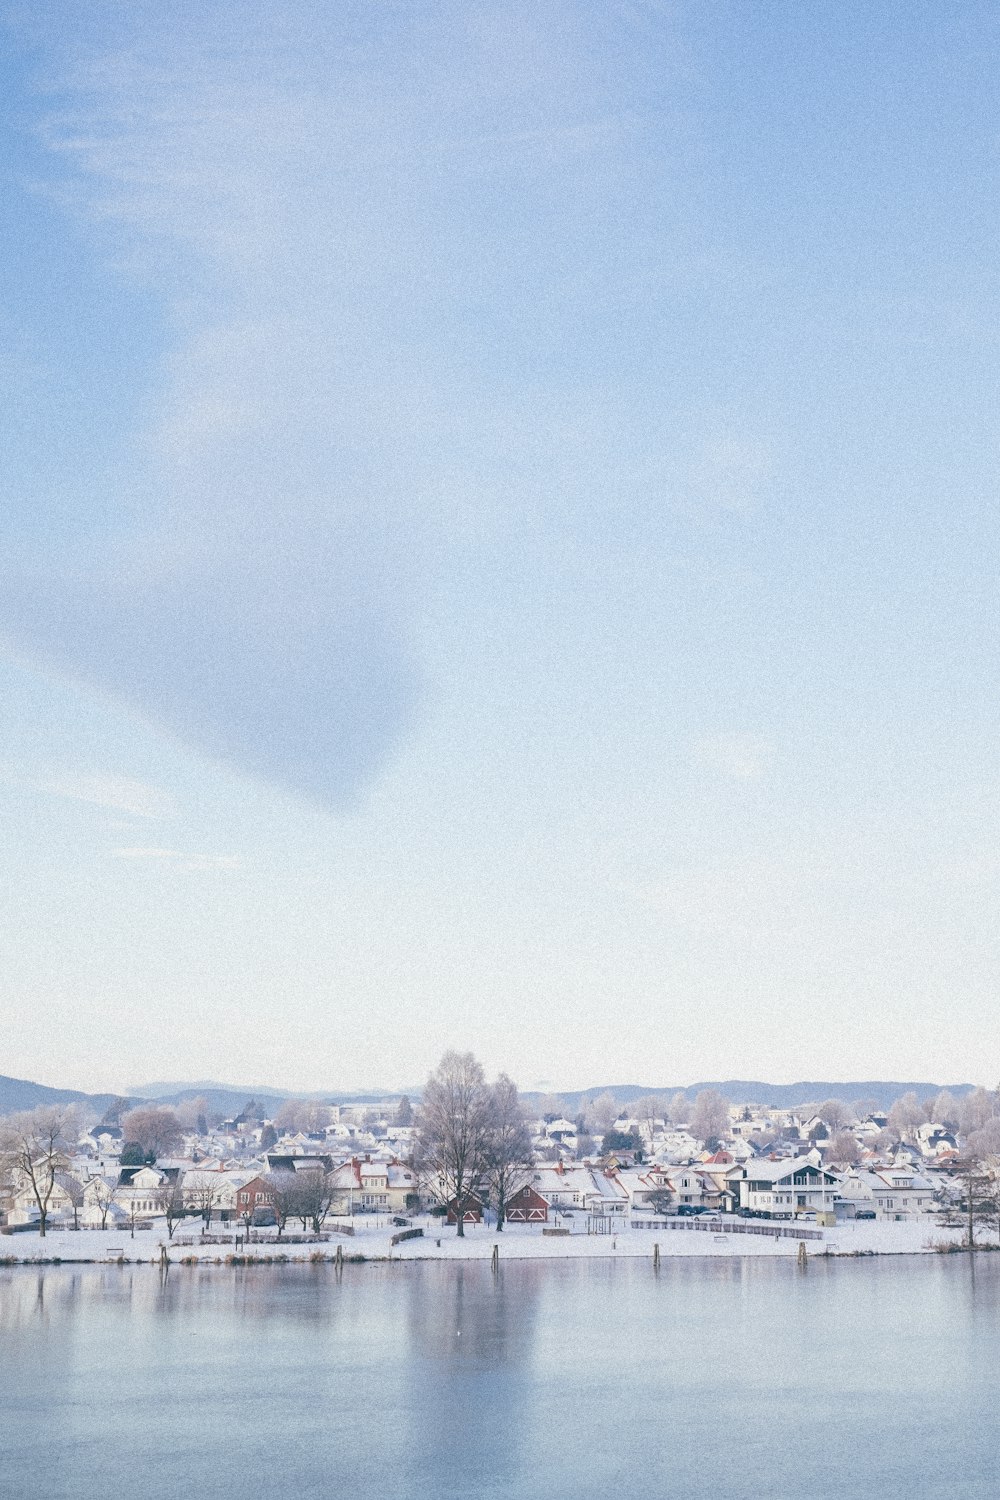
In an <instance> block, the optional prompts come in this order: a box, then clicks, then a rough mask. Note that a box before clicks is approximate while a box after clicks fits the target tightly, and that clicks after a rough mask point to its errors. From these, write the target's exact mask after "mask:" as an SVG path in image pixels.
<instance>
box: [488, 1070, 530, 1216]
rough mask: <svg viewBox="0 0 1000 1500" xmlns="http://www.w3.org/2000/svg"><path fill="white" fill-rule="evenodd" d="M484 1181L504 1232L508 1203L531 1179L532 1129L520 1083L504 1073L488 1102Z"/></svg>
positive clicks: (490, 1094) (492, 1089)
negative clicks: (526, 1113)
mask: <svg viewBox="0 0 1000 1500" xmlns="http://www.w3.org/2000/svg"><path fill="white" fill-rule="evenodd" d="M487 1111H488V1124H487V1133H486V1154H485V1174H484V1175H485V1180H486V1184H487V1186H488V1188H489V1190H490V1197H491V1199H492V1202H493V1207H494V1208H495V1209H496V1216H497V1229H498V1230H500V1231H502V1230H503V1226H504V1220H505V1218H506V1217H507V1205H508V1203H509V1202H510V1200H511V1199H512V1198H513V1196H514V1194H515V1193H517V1192H519V1191H520V1189H521V1188H522V1187H524V1185H525V1184H526V1183H527V1182H529V1181H530V1180H531V1168H532V1164H533V1162H534V1156H533V1154H532V1149H531V1132H530V1130H529V1129H528V1122H527V1117H526V1115H525V1111H524V1106H523V1105H522V1103H521V1099H520V1096H519V1094H518V1092H517V1085H516V1084H515V1083H514V1082H513V1081H512V1080H511V1079H510V1078H508V1077H507V1075H506V1073H501V1074H500V1076H499V1078H498V1079H497V1081H496V1083H495V1084H494V1085H493V1087H492V1088H491V1089H490V1091H489V1099H488V1101H487Z"/></svg>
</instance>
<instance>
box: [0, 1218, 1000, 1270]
mask: <svg viewBox="0 0 1000 1500" xmlns="http://www.w3.org/2000/svg"><path fill="white" fill-rule="evenodd" d="M413 1224H414V1226H415V1227H420V1228H422V1229H423V1231H424V1234H423V1237H422V1238H420V1239H412V1240H407V1241H404V1242H403V1243H402V1244H399V1245H393V1244H392V1243H391V1239H392V1236H393V1235H394V1234H396V1233H397V1232H398V1231H397V1230H396V1229H395V1228H394V1227H393V1226H392V1225H391V1224H388V1223H386V1222H385V1221H384V1220H377V1219H371V1220H366V1219H365V1218H363V1217H360V1216H359V1217H357V1218H355V1219H354V1221H353V1225H354V1234H353V1235H347V1234H338V1233H336V1232H335V1230H334V1232H332V1233H330V1237H329V1238H328V1239H324V1240H323V1241H322V1242H321V1243H319V1244H316V1243H306V1244H289V1243H286V1242H283V1241H278V1240H275V1239H273V1238H269V1239H268V1240H267V1241H265V1242H262V1243H257V1244H251V1245H246V1244H245V1243H243V1241H242V1237H241V1241H240V1244H239V1245H237V1244H236V1242H235V1241H236V1236H235V1234H234V1232H233V1230H232V1228H231V1226H226V1225H213V1227H212V1230H213V1238H215V1239H216V1240H225V1241H226V1243H215V1244H212V1243H202V1242H201V1240H200V1237H199V1236H198V1234H197V1233H196V1232H194V1231H193V1229H192V1228H191V1227H190V1226H186V1227H185V1226H182V1227H181V1228H179V1229H178V1230H177V1231H176V1233H175V1235H174V1238H173V1240H172V1241H171V1240H168V1238H167V1233H166V1225H165V1224H164V1223H162V1222H154V1224H153V1227H152V1228H151V1229H146V1230H142V1231H139V1232H137V1233H136V1235H135V1236H134V1238H133V1237H132V1236H130V1234H129V1232H128V1230H127V1229H126V1230H125V1231H124V1232H123V1231H122V1230H120V1229H109V1230H80V1231H77V1232H74V1231H72V1230H65V1229H54V1230H50V1231H49V1233H48V1234H47V1235H46V1236H45V1238H44V1239H41V1238H40V1237H39V1235H38V1234H37V1233H36V1232H32V1233H29V1234H16V1235H10V1236H2V1237H0V1263H6V1264H11V1263H12V1262H14V1263H27V1264H32V1263H37V1262H38V1261H54V1260H58V1261H61V1262H63V1263H67V1262H73V1261H78V1262H79V1261H118V1260H123V1261H127V1262H129V1263H132V1264H135V1263H136V1262H146V1263H149V1262H155V1263H159V1262H160V1260H161V1258H162V1256H163V1254H164V1252H165V1253H166V1255H167V1256H168V1257H169V1259H170V1261H171V1262H172V1263H174V1264H177V1263H180V1262H184V1261H198V1262H202V1263H220V1264H225V1263H226V1261H227V1258H228V1257H231V1256H233V1255H234V1254H236V1255H239V1256H240V1257H241V1258H246V1259H253V1260H262V1259H265V1258H269V1259H271V1260H272V1261H273V1260H274V1258H275V1257H276V1256H281V1257H283V1258H284V1259H287V1260H289V1261H309V1260H310V1259H318V1258H322V1259H330V1260H332V1259H334V1258H335V1257H336V1254H337V1246H338V1245H341V1246H342V1247H343V1249H342V1254H343V1256H344V1257H345V1259H349V1258H350V1257H352V1256H354V1257H356V1256H363V1257H364V1259H365V1260H484V1259H489V1258H490V1257H491V1256H492V1254H493V1247H494V1246H497V1247H498V1254H499V1257H500V1258H501V1259H502V1260H525V1259H532V1260H535V1259H537V1260H560V1259H565V1258H567V1257H579V1256H582V1257H642V1258H646V1259H652V1256H653V1247H654V1245H659V1250H660V1256H661V1257H662V1258H667V1257H676V1256H692V1255H694V1256H720V1255H721V1256H730V1257H732V1256H761V1255H763V1256H785V1257H788V1256H792V1257H795V1256H797V1255H798V1253H799V1246H800V1244H804V1245H805V1248H806V1254H807V1255H810V1256H812V1255H859V1254H867V1255H871V1254H877V1255H914V1254H926V1253H932V1252H933V1250H934V1249H935V1247H937V1246H940V1245H944V1244H960V1243H961V1241H962V1230H961V1229H958V1228H945V1227H943V1226H941V1225H939V1224H937V1223H935V1222H933V1221H930V1222H928V1223H917V1224H897V1223H894V1222H889V1221H884V1222H871V1221H866V1222H862V1223H852V1224H842V1225H838V1226H837V1228H835V1229H826V1230H823V1231H821V1233H822V1238H819V1239H809V1240H796V1239H791V1238H788V1239H772V1238H770V1237H765V1236H763V1235H753V1234H721V1233H716V1232H714V1231H711V1230H709V1231H705V1230H698V1231H695V1230H693V1229H687V1228H684V1229H670V1230H666V1229H665V1230H656V1229H629V1228H626V1229H620V1230H618V1232H617V1233H615V1234H608V1235H604V1234H601V1235H590V1234H587V1233H586V1227H585V1223H584V1221H582V1220H581V1222H580V1224H579V1227H577V1226H575V1225H574V1228H573V1230H572V1232H571V1233H570V1234H568V1235H559V1236H557V1235H544V1234H543V1233H542V1229H541V1226H538V1225H518V1224H508V1225H507V1226H506V1228H505V1229H504V1230H503V1233H502V1234H498V1233H497V1231H496V1229H495V1228H494V1227H489V1226H486V1225H470V1226H467V1228H466V1232H465V1237H464V1238H463V1239H459V1238H458V1236H457V1234H456V1232H455V1229H454V1228H453V1227H451V1228H449V1227H447V1226H442V1225H441V1221H440V1220H439V1219H416V1220H414V1221H413ZM978 1237H979V1238H980V1239H982V1240H984V1241H985V1240H988V1239H990V1238H991V1237H990V1236H989V1235H986V1234H983V1233H980V1235H979V1236H978ZM993 1239H994V1243H995V1237H993Z"/></svg>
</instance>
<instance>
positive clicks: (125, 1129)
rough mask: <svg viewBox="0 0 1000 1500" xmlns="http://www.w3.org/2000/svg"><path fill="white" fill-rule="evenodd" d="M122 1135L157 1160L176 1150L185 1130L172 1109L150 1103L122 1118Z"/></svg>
mask: <svg viewBox="0 0 1000 1500" xmlns="http://www.w3.org/2000/svg"><path fill="white" fill-rule="evenodd" d="M122 1136H123V1137H124V1140H125V1142H126V1143H130V1144H134V1145H137V1146H141V1147H142V1150H143V1152H144V1153H145V1155H146V1156H147V1157H150V1156H151V1157H152V1158H153V1160H154V1161H155V1160H156V1158H157V1157H158V1156H168V1155H169V1154H170V1152H171V1151H176V1149H177V1148H178V1146H179V1145H180V1144H181V1141H182V1140H183V1138H184V1131H183V1128H182V1126H181V1122H180V1120H179V1119H178V1118H177V1115H176V1114H175V1112H174V1111H173V1110H172V1109H167V1108H166V1107H164V1106H162V1105H150V1106H148V1107H146V1106H143V1107H142V1108H140V1109H133V1110H130V1111H129V1113H128V1114H127V1115H126V1116H125V1118H124V1119H123V1120H122Z"/></svg>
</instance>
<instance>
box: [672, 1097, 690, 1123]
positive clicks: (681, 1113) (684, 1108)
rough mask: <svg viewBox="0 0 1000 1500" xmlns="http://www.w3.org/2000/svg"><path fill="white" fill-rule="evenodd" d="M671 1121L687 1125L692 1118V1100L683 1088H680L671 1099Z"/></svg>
mask: <svg viewBox="0 0 1000 1500" xmlns="http://www.w3.org/2000/svg"><path fill="white" fill-rule="evenodd" d="M669 1110H670V1123H671V1124H672V1125H686V1124H687V1123H688V1121H689V1120H690V1118H691V1101H690V1100H689V1099H688V1096H687V1094H685V1093H684V1091H683V1089H678V1090H677V1092H676V1094H675V1095H674V1096H673V1098H672V1099H671V1101H670V1105H669Z"/></svg>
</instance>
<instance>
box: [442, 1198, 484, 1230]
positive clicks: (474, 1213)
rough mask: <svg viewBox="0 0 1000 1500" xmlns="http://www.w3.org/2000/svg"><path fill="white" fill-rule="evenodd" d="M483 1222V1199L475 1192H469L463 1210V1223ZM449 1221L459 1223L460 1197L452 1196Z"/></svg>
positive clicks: (449, 1206) (449, 1204) (449, 1205)
mask: <svg viewBox="0 0 1000 1500" xmlns="http://www.w3.org/2000/svg"><path fill="white" fill-rule="evenodd" d="M482 1222H483V1200H482V1199H481V1198H477V1197H476V1195H475V1193H469V1194H468V1195H467V1197H466V1198H465V1206H464V1208H463V1210H462V1223H463V1224H481V1223H482ZM448 1223H449V1224H457V1223H458V1199H457V1198H452V1199H450V1200H449V1203H448Z"/></svg>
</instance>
